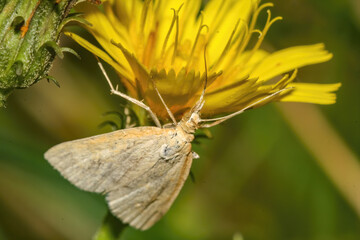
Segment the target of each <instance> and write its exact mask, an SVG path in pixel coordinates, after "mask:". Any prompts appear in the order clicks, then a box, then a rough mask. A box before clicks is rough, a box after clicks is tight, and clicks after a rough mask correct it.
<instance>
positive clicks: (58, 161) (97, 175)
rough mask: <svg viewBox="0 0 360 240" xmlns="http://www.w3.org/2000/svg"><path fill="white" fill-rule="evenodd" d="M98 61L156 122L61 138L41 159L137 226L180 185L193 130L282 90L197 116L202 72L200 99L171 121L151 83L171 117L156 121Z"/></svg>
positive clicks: (150, 219)
mask: <svg viewBox="0 0 360 240" xmlns="http://www.w3.org/2000/svg"><path fill="white" fill-rule="evenodd" d="M98 64H99V66H100V69H101V70H102V72H103V74H104V76H105V78H106V80H107V82H108V84H109V86H110V89H111V93H112V94H115V95H118V96H120V97H123V98H125V99H127V100H129V101H131V102H132V103H134V104H137V105H138V106H140V107H142V108H144V109H145V110H147V111H148V112H149V114H150V116H151V117H152V119H153V120H154V123H155V124H156V125H157V126H156V127H151V126H148V127H135V128H128V129H123V130H118V131H114V132H110V133H105V134H102V135H97V136H92V137H89V138H84V139H79V140H74V141H69V142H64V143H60V144H58V145H56V146H54V147H52V148H50V149H49V150H48V151H47V152H46V153H45V159H47V160H48V161H49V163H50V164H51V165H52V166H53V167H54V168H55V169H57V170H58V171H59V172H60V173H61V174H62V176H63V177H64V178H66V179H67V180H69V181H70V182H71V183H72V184H74V185H75V186H76V187H78V188H80V189H82V190H85V191H90V192H96V193H101V194H105V195H106V200H107V202H108V205H109V209H110V211H111V212H112V213H113V215H115V216H116V217H118V218H119V219H121V220H122V221H123V222H124V223H128V224H129V225H131V226H132V227H135V228H137V229H141V230H146V229H148V228H150V227H151V226H152V225H154V224H155V223H156V222H157V221H158V220H159V219H161V217H162V216H163V215H164V214H165V213H166V212H167V211H168V210H169V208H170V206H171V205H172V203H173V202H174V200H175V199H176V197H177V196H178V194H179V192H180V190H181V188H182V187H183V185H184V182H185V180H186V179H187V177H188V175H189V171H190V167H191V164H192V161H193V159H194V158H198V155H197V154H196V153H195V152H192V150H191V142H192V141H193V140H194V133H195V131H196V130H197V129H199V128H208V127H212V126H214V125H217V124H219V123H221V122H223V121H225V120H227V119H229V118H231V117H233V116H235V115H238V114H240V113H242V112H244V111H245V110H247V109H249V108H251V107H253V106H255V105H257V104H259V103H261V102H263V101H265V100H266V99H269V98H272V97H274V96H275V95H277V94H278V93H280V92H281V91H284V90H285V89H283V90H280V91H278V92H275V93H273V94H271V95H268V96H266V97H264V98H263V99H261V100H259V101H257V102H254V103H252V104H250V105H248V106H247V107H246V108H244V109H242V110H240V111H237V112H234V113H232V114H230V115H227V116H225V117H220V118H215V119H201V117H200V111H201V109H202V107H203V105H204V103H205V101H204V95H205V89H206V83H207V77H206V74H205V84H204V85H205V86H204V89H203V92H202V94H201V96H200V98H199V100H198V101H197V103H196V104H195V106H193V107H192V109H191V110H190V111H189V112H188V113H186V114H185V115H184V117H183V118H182V119H181V121H180V122H176V119H175V117H174V116H173V114H172V113H171V111H170V110H169V108H168V107H167V105H166V103H165V101H164V100H163V98H162V97H161V95H160V93H159V91H158V90H157V88H156V86H155V83H154V87H155V90H156V92H157V94H158V96H159V98H160V100H161V101H162V103H163V105H164V107H165V108H166V110H167V112H168V114H169V116H170V118H171V119H172V121H173V124H172V125H171V126H161V124H160V121H159V119H158V118H157V117H156V115H155V113H153V112H152V111H151V109H150V108H149V107H148V106H147V105H145V104H144V103H143V102H141V101H139V100H137V99H134V98H131V97H129V96H127V95H125V94H124V93H122V92H119V91H118V90H117V88H116V89H115V88H114V87H113V85H112V83H111V81H110V79H109V77H108V76H107V74H106V72H105V70H104V68H103V66H102V64H101V63H100V61H98ZM205 65H206V64H205ZM205 68H206V66H205ZM206 122H211V123H206Z"/></svg>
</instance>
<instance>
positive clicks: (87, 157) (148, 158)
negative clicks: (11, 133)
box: [45, 114, 200, 230]
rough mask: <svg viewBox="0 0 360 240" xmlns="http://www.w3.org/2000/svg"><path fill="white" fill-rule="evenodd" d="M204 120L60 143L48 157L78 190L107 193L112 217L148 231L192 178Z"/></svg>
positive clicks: (195, 116)
mask: <svg viewBox="0 0 360 240" xmlns="http://www.w3.org/2000/svg"><path fill="white" fill-rule="evenodd" d="M199 119H200V118H199V117H198V115H197V114H193V115H192V116H191V117H190V118H189V119H188V120H186V121H185V120H183V121H180V122H179V123H178V124H177V125H176V126H174V127H170V128H158V127H137V128H129V129H124V130H118V131H114V132H110V133H106V134H102V135H98V136H93V137H89V138H84V139H79V140H74V141H69V142H65V143H61V144H59V145H56V146H54V147H52V148H51V149H49V150H48V151H47V152H46V153H45V158H46V159H47V160H48V161H49V162H50V164H51V165H52V166H53V167H54V168H55V169H57V170H58V171H59V172H60V173H61V174H62V175H63V176H64V177H65V178H66V179H68V180H69V181H70V182H71V183H73V184H74V185H75V186H77V187H78V188H80V189H83V190H86V191H91V192H97V193H105V194H106V199H107V201H108V204H109V208H110V210H111V211H112V213H113V214H114V215H115V216H117V217H119V218H120V219H121V220H122V221H123V222H125V223H129V224H130V225H131V226H133V227H135V228H138V229H142V230H145V229H148V228H149V227H151V226H152V225H153V224H154V223H155V222H157V221H158V220H159V219H160V218H161V217H162V216H163V215H164V214H165V213H166V212H167V211H168V209H169V208H170V206H171V205H172V203H173V202H174V200H175V198H176V197H177V195H178V194H179V191H180V189H181V188H182V186H183V184H184V182H185V180H186V178H187V177H188V175H189V171H190V167H191V164H192V159H193V154H192V151H191V142H192V140H193V139H194V135H193V133H194V131H195V130H196V127H197V126H198V120H199Z"/></svg>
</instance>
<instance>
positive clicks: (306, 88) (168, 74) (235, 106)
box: [66, 0, 340, 120]
mask: <svg viewBox="0 0 360 240" xmlns="http://www.w3.org/2000/svg"><path fill="white" fill-rule="evenodd" d="M272 6H273V4H272V3H264V4H262V5H260V4H259V1H256V0H228V1H220V0H210V1H209V2H208V3H207V4H206V6H205V7H204V9H203V10H202V11H200V9H201V0H183V1H178V0H167V1H161V0H145V1H142V0H132V1H116V0H110V1H105V2H104V4H103V8H102V9H99V8H97V7H95V6H90V5H88V4H84V5H80V7H79V8H78V10H79V11H81V12H84V13H85V15H84V17H85V19H86V20H87V21H88V22H90V23H91V24H92V26H86V28H87V30H88V31H89V32H90V33H91V34H92V35H93V36H94V37H95V38H96V40H97V41H98V42H99V44H100V45H101V46H102V48H103V50H102V49H100V48H98V47H96V46H94V45H92V44H91V43H89V42H88V41H86V40H85V39H83V38H81V37H79V36H77V35H76V34H74V33H69V32H68V33H66V34H67V35H69V36H71V37H72V38H73V39H74V40H75V41H77V42H78V43H79V44H80V45H82V46H83V47H85V48H86V49H88V50H89V51H91V52H92V53H94V54H95V55H97V56H99V57H100V58H102V59H103V60H104V61H105V62H107V63H108V64H110V65H111V66H112V67H114V68H115V69H116V71H117V72H118V74H119V76H120V78H121V81H122V83H123V84H124V86H125V87H126V88H127V90H128V93H129V94H130V95H131V96H132V97H135V98H137V99H141V100H142V99H144V100H145V101H146V102H147V104H148V105H149V106H150V108H151V109H152V110H153V112H155V113H156V114H157V115H158V116H159V117H160V118H161V119H163V120H166V119H167V118H168V114H167V112H166V109H165V108H164V107H163V105H162V103H161V101H160V99H159V97H158V96H157V93H156V91H155V90H154V85H153V82H155V84H156V86H157V88H158V89H159V92H160V93H161V95H162V96H163V98H164V100H165V102H166V103H167V105H168V106H169V108H170V110H171V111H172V112H173V114H174V115H175V117H176V119H181V118H182V116H183V114H184V113H185V112H187V111H188V110H189V109H190V108H191V107H192V106H194V105H195V103H196V101H197V100H198V99H199V96H200V95H201V92H202V90H203V88H204V78H205V71H206V72H207V76H208V83H207V89H206V95H205V105H204V107H203V109H202V110H201V114H202V116H204V117H209V116H214V115H218V114H223V113H229V112H235V111H238V110H240V109H243V108H245V107H246V106H249V105H251V104H253V103H256V102H258V101H259V100H260V99H264V97H266V96H270V95H271V94H273V93H275V92H277V91H279V90H282V89H287V90H284V91H281V92H280V93H279V94H276V95H274V96H273V97H269V98H268V99H266V100H264V101H260V102H259V104H256V106H255V107H257V106H259V105H264V104H266V103H268V102H272V101H284V102H285V101H292V102H308V103H317V104H332V103H334V102H335V97H336V96H335V94H334V93H333V92H334V91H336V90H337V89H338V88H339V87H340V83H336V84H311V83H294V82H293V81H294V79H295V78H296V74H297V69H298V68H300V67H303V66H306V65H311V64H316V63H321V62H325V61H328V60H330V59H331V58H332V54H331V53H329V52H327V51H326V50H325V49H324V45H323V44H315V45H310V46H297V47H291V48H287V49H283V50H281V51H277V52H274V53H269V52H267V51H264V50H262V49H260V47H261V44H262V42H263V40H264V37H265V35H266V34H267V32H268V30H269V28H270V27H271V25H272V24H273V23H274V22H276V21H278V20H280V19H281V17H275V18H273V17H272V16H271V12H270V10H267V20H266V23H265V25H264V26H263V27H262V28H261V29H257V28H256V24H257V18H258V16H259V14H261V13H262V12H263V11H265V10H266V9H268V8H269V7H272ZM254 39H255V41H254ZM205 48H206V57H205V59H206V62H207V66H208V69H207V70H205V61H204V51H205Z"/></svg>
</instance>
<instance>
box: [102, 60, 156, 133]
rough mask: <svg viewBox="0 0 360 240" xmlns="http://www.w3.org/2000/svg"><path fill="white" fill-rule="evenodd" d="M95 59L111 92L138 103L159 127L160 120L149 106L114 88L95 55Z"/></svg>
mask: <svg viewBox="0 0 360 240" xmlns="http://www.w3.org/2000/svg"><path fill="white" fill-rule="evenodd" d="M96 59H97V62H98V65H99V67H100V69H101V71H102V73H103V74H104V76H105V78H106V81H107V82H108V84H109V86H110V92H111V94H115V95H118V96H120V97H122V98H124V99H126V100H128V101H129V102H132V103H134V104H136V105H138V106H139V107H141V108H143V109H145V110H146V111H148V112H149V114H150V116H151V118H152V119H153V121H154V123H155V124H156V126H157V127H159V128H161V124H160V121H159V119H158V117H157V116H156V114H155V113H154V112H153V111H151V109H150V107H149V106H147V105H146V104H144V103H143V102H141V101H139V100H137V99H135V98H132V97H130V96H128V95H126V94H124V93H122V92H120V91H118V89H117V86H116V89H115V88H114V86H113V85H112V83H111V81H110V78H109V76H108V75H107V73H106V71H105V69H104V67H103V65H102V64H101V62H100V61H99V59H98V58H97V57H96Z"/></svg>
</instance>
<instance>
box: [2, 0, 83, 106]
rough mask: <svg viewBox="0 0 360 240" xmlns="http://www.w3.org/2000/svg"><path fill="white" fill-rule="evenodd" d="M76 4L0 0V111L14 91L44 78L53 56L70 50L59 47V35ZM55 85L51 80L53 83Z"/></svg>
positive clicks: (54, 0) (66, 0)
mask: <svg viewBox="0 0 360 240" xmlns="http://www.w3.org/2000/svg"><path fill="white" fill-rule="evenodd" d="M76 2H77V0H41V1H40V0H27V1H24V0H0V107H4V106H5V100H6V98H7V97H8V96H9V94H10V93H11V92H12V91H13V90H14V89H17V88H27V87H29V86H31V85H32V84H34V83H36V82H37V81H39V80H41V79H43V78H47V79H50V80H53V78H51V77H50V76H48V75H47V73H48V71H49V69H50V67H51V64H52V61H53V60H54V58H55V56H56V55H58V56H59V57H60V58H62V57H63V52H64V51H70V52H72V50H71V49H69V48H60V47H59V45H58V40H59V35H60V31H61V29H62V28H63V26H64V25H65V24H66V23H67V22H69V21H72V20H78V19H79V18H78V17H77V16H76V15H73V16H68V17H67V15H68V13H69V11H70V9H71V7H72V6H73V5H74V4H75V3H76ZM53 81H54V80H53Z"/></svg>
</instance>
